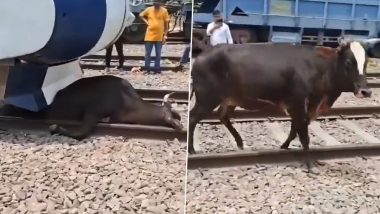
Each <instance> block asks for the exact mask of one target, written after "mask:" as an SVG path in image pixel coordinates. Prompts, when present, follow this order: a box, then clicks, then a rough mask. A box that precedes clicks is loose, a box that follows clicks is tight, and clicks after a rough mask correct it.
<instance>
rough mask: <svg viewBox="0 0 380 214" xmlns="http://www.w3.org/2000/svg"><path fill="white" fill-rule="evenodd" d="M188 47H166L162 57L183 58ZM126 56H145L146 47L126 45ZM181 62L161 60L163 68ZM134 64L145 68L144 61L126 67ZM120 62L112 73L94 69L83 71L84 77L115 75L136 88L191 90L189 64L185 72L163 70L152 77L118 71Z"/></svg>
mask: <svg viewBox="0 0 380 214" xmlns="http://www.w3.org/2000/svg"><path fill="white" fill-rule="evenodd" d="M185 48H186V45H183V44H181V45H166V47H165V48H163V49H162V56H163V57H164V56H178V57H181V56H182V54H183V51H184V50H185ZM116 53H117V52H116V50H115V49H114V52H113V55H116ZM104 54H105V52H104V51H100V52H98V53H97V55H102V56H104ZM124 55H126V56H128V55H141V56H144V55H145V48H144V45H134V44H125V45H124ZM94 63H96V64H105V58H104V59H103V60H98V61H95V62H94ZM178 63H179V60H178V61H176V60H168V59H163V60H161V66H172V67H174V66H176V65H178ZM127 64H133V65H139V66H144V61H143V60H128V59H127V60H126V61H125V65H127ZM117 65H118V62H117V61H116V62H112V64H111V71H110V72H108V73H107V72H105V70H93V69H83V72H84V76H96V75H105V74H109V75H115V76H119V77H122V78H125V79H127V80H128V81H129V82H130V83H131V84H132V85H133V87H135V88H154V89H171V90H186V91H187V90H189V84H188V82H189V74H190V72H189V63H187V64H186V65H185V68H184V71H183V72H174V71H172V70H163V71H162V74H157V75H152V74H143V73H142V72H131V71H121V72H120V71H118V70H117V69H116V66H117Z"/></svg>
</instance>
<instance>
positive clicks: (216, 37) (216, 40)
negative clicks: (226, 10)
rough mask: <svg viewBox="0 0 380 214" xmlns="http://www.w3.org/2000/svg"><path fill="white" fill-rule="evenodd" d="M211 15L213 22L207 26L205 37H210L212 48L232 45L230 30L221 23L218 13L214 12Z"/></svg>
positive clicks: (221, 19) (217, 11)
mask: <svg viewBox="0 0 380 214" xmlns="http://www.w3.org/2000/svg"><path fill="white" fill-rule="evenodd" d="M212 15H213V16H214V21H213V22H211V23H210V24H208V25H207V36H210V43H211V45H212V46H215V45H217V44H233V43H234V41H233V39H232V36H231V31H230V28H229V27H228V25H227V24H225V23H223V18H222V17H221V16H220V11H219V10H215V11H214V12H213V13H212Z"/></svg>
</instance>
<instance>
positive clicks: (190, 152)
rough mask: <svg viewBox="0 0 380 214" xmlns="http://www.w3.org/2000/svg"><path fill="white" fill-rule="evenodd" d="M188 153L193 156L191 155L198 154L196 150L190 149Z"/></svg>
mask: <svg viewBox="0 0 380 214" xmlns="http://www.w3.org/2000/svg"><path fill="white" fill-rule="evenodd" d="M188 152H189V154H191V155H194V154H195V153H196V152H195V150H194V149H190V148H189V151H188Z"/></svg>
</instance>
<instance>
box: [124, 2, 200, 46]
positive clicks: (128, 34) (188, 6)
mask: <svg viewBox="0 0 380 214" xmlns="http://www.w3.org/2000/svg"><path fill="white" fill-rule="evenodd" d="M152 2H153V1H152V0H131V1H130V8H131V12H132V13H133V14H134V16H135V17H136V18H135V20H134V22H133V24H132V25H131V26H129V27H127V28H126V29H125V31H124V33H123V37H124V40H125V42H126V43H142V42H143V41H144V37H145V32H146V24H145V23H144V22H143V21H142V20H141V19H140V17H139V13H140V12H142V11H143V10H145V9H146V8H147V7H149V6H152ZM163 3H164V7H165V8H166V9H167V10H168V12H169V14H170V15H171V16H172V17H174V19H175V25H174V26H173V28H172V29H169V30H170V31H173V30H174V27H177V26H179V27H180V28H181V31H180V32H181V33H182V36H183V37H184V38H185V39H186V40H188V41H190V39H191V25H192V5H193V4H192V1H191V0H179V1H173V0H170V1H163ZM170 31H169V36H170Z"/></svg>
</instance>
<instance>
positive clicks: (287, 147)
mask: <svg viewBox="0 0 380 214" xmlns="http://www.w3.org/2000/svg"><path fill="white" fill-rule="evenodd" d="M280 149H289V146H286V145H282V146H280Z"/></svg>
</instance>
